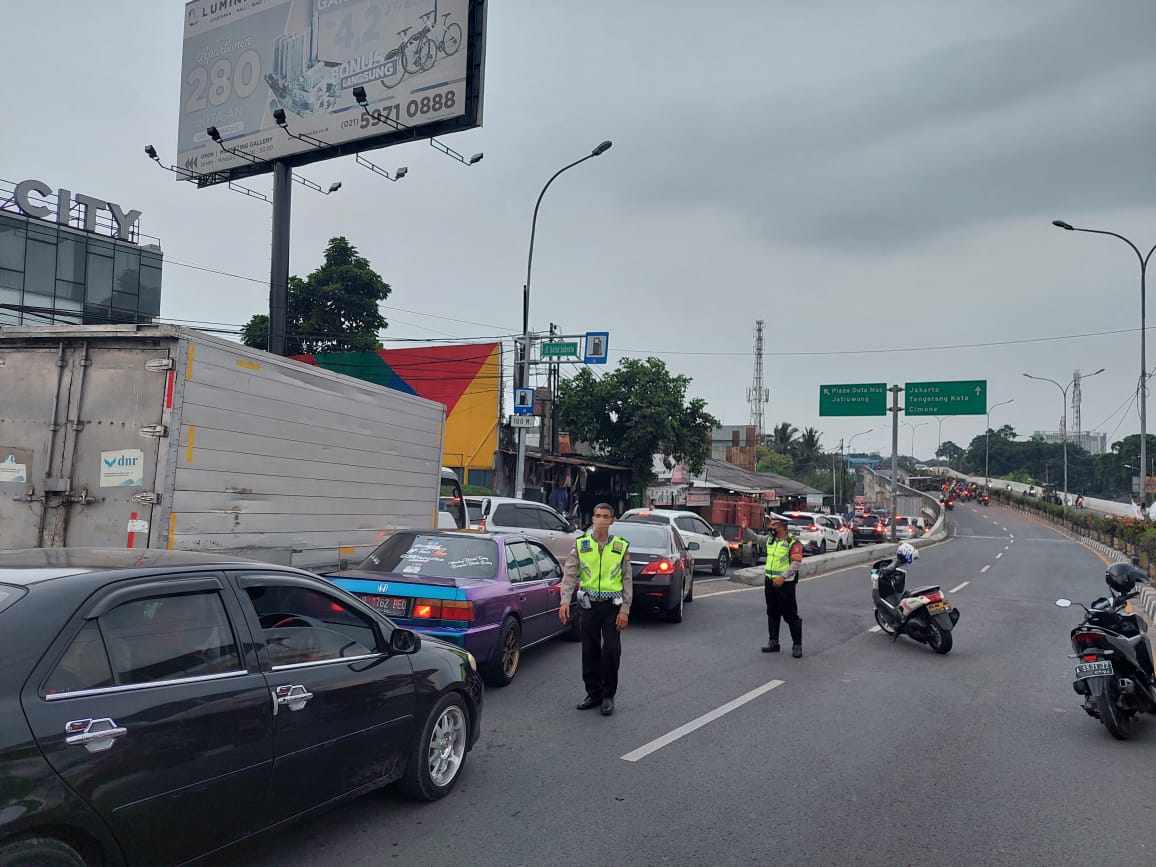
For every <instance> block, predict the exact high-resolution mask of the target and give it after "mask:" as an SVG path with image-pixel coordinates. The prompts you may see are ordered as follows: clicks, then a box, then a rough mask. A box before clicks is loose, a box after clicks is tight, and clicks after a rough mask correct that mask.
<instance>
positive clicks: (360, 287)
mask: <svg viewBox="0 0 1156 867" xmlns="http://www.w3.org/2000/svg"><path fill="white" fill-rule="evenodd" d="M390 291H391V289H390V286H389V284H388V283H386V282H385V281H384V280H382V279H381V276H380V275H378V273H377V272H376V271H374V270H373V268H372V267H370V264H369V260H368V259H366V258H365V257H364V256H362V255H361V254H359V253H358V252H357V248H356V247H354V246H353V245H352V244H351V243H349V241H348V240H347V239H346V238H343V237H340V236H339V237H336V238H333V239H331V240H330V241H329V244H328V246H326V248H325V261H324V262H323V264H322V265H321V267H320V268H318V269H317V270H316V271H314V272H313V273H312V274H310V275H309V276H308V277H306V278H305V279H304V280H302V279H301V278H300V277H290V278H289V302H288V309H287V315H286V331H287V332H288V335H287V339H286V353H287V354H288V355H305V354H312V353H316V352H358V351H361V350H366V349H380V348H381V342H380V341H379V340H378V339H377V335H378V332H380V331H384V330H385V329H386V328H388V327H389V323H388V322H386V320H385V317H384V316H382V315H381V310H380V309H379V307H378V304H380V303H381V302H382V301H384V300H385V299H386V298H388V297H389V293H390ZM241 342H242V343H244V344H245V345H246V346H253V347H256V348H257V349H268V348H269V317H268V316H267V315H265V314H258V315H256V316H253V317H252V318H251V319H250V320H249V321H248V323H246V325H245V326H244V328H242V329H241Z"/></svg>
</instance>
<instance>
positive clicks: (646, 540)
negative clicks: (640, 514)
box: [610, 521, 674, 551]
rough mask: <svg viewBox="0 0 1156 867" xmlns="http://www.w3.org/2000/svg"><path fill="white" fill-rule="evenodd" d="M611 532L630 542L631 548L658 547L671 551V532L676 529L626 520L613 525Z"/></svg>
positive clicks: (661, 549)
mask: <svg viewBox="0 0 1156 867" xmlns="http://www.w3.org/2000/svg"><path fill="white" fill-rule="evenodd" d="M610 532H611V534H613V535H615V536H621V537H622V538H623V539H625V540H626V541H627V542H629V543H630V547H631V548H635V549H637V548H656V549H658V550H660V551H669V550H670V534H671V533H672V532H674V531H673V530H668V529H667V528H666V527H662V526H659V525H657V524H644V523H641V522H639V523H636V524H632V523H630V522H628V521H624V522H622V523H617V524H615V525H614V526H613V527H611V529H610Z"/></svg>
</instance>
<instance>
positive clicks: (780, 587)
mask: <svg viewBox="0 0 1156 867" xmlns="http://www.w3.org/2000/svg"><path fill="white" fill-rule="evenodd" d="M787 525H788V521H787V519H786V518H784V517H783V516H782V515H778V514H772V515H771V531H772V533H773V534H774V536H773V538H772V539H771V540H770V541H769V542H767V565H766V568H765V569H764V571H763V593H764V595H765V596H766V598H767V632H768V634H769V636H770V640H769V641H768V642H767V645H766V647H764V648H763V649H762V650H763V653H778V652H779V620H780V619H782V620H785V621H787V628H788V629H790V630H791V641H792V643H793V647H792V648H791V656H793V657H795V659H798V658H799V657H800V656H802V655H803V620H802V618H801V617H799V608H798V605H797V604H796V602H795V588H796V587H797V586H798V583H799V564H800V563H802V562H803V545H802V543H800V542H799V540H798V539H796V538H795V537H794V536H792V535H790V534H789V533H788V532H787Z"/></svg>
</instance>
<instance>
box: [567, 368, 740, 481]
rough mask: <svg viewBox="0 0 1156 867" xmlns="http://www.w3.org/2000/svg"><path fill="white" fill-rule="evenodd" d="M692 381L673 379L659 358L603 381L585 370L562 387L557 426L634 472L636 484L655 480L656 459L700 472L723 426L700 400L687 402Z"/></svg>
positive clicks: (607, 376)
mask: <svg viewBox="0 0 1156 867" xmlns="http://www.w3.org/2000/svg"><path fill="white" fill-rule="evenodd" d="M690 382H691V379H690V377H689V376H675V375H674V374H672V373H671V372H670V371H669V370H667V367H666V364H665V363H664V362H663V361H660V360H659V359H657V358H647V359H645V360H643V359H635V358H624V359H622V360H621V361H620V362H619V363H618V367H617V368H616V369H615V370H614V372H613V373H610V374H608V375H606V376H603V377H602V378H601V379H599V378H597V377H595V376H594V374H593V373H592V372H591V370H590V368H588V367H584V368H583V369H582V370H580V371H579V372H578V375H577V376H574V377H572V378H571V379H568V380H563V381H562V382H561V383H560V385H559V387H558V417H559V423H560V425H561V426H562V428H564V429H565V430H567V431H569V433H570V435H571V436H573V437H576V438H577V439H580V440H582V441H583V442H587V443H590V444H591V445H592V446H594V447H595V448H596V449H598V450H599V452H600V453H601V454H604V455H606V456H607V457H609V458H610V459H611V460H612V461H615V462H617V463H621V464H623V465H625V466H628V467H630V468H631V469H632V470H634V478H635V481H636V482H637V483H638V485H639V486H640V487H641V486H645V485H647V484H649V483H650V482H652V481H653V480H654V467H653V456H654V455H656V454H657V455H662V456H663V459H664V461H665V462H666V465H667V466H668V467H673V466H674V465H675V464H676V463H681V464H683V465H684V466H686V467H687V468H688V469H689V470H690V471H691V472H692V473H698V472H701V471H702V468H703V466H705V464H706V459H707V458H708V457H710V431H711V428H716V427H718V426H719V421H718V419H716V418H715V417H714V416H712V415H711V414H710V413H709V412H707V410H706V401H704V400H703V399H702V398H697V397H696V398H694V399H692V400H690V401H687V399H686V389H687V386H689V385H690Z"/></svg>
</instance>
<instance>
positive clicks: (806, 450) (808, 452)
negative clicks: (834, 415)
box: [795, 427, 823, 470]
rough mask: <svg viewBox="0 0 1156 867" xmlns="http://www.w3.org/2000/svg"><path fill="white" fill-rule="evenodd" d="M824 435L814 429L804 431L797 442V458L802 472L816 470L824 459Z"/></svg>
mask: <svg viewBox="0 0 1156 867" xmlns="http://www.w3.org/2000/svg"><path fill="white" fill-rule="evenodd" d="M822 437H823V435H822V434H821V433H819V431H817V430H815V428H813V427H809V428H806V429H804V430H803V432H802V434H800V435H799V438H798V439H797V440H796V441H795V458H796V463H797V465H798V467H799V468H800V469H801V470H814V469H815V468H816V467H817V466H818V464H819V462H820V461H821V460H822V458H823V446H822V443H821V442H820V440H821V439H822Z"/></svg>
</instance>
